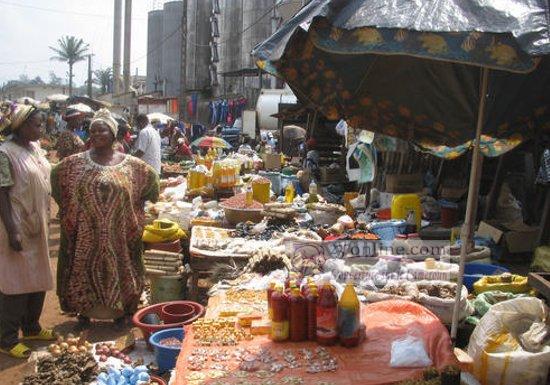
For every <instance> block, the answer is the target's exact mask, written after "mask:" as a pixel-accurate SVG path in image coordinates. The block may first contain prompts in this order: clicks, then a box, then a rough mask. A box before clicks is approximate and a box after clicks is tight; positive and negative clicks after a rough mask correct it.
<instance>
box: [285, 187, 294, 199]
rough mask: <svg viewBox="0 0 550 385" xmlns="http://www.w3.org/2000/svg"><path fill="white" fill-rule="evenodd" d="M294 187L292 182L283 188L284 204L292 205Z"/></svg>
mask: <svg viewBox="0 0 550 385" xmlns="http://www.w3.org/2000/svg"><path fill="white" fill-rule="evenodd" d="M294 193H295V191H294V185H293V184H292V182H290V183H289V184H287V185H286V188H285V202H286V203H292V202H293V201H294Z"/></svg>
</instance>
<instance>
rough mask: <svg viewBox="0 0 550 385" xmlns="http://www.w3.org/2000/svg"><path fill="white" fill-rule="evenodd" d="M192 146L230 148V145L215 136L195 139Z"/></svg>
mask: <svg viewBox="0 0 550 385" xmlns="http://www.w3.org/2000/svg"><path fill="white" fill-rule="evenodd" d="M191 145H192V146H195V147H201V148H231V147H232V146H231V145H230V144H229V143H228V142H227V141H226V140H225V139H222V138H218V137H217V136H203V137H202V138H198V139H196V140H195V141H194V142H193V143H191Z"/></svg>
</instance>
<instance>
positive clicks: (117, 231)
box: [51, 151, 159, 314]
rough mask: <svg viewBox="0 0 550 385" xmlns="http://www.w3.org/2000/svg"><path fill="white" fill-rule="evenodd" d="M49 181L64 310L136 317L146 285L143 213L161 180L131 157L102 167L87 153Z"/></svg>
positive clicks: (66, 161) (68, 162)
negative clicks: (57, 214)
mask: <svg viewBox="0 0 550 385" xmlns="http://www.w3.org/2000/svg"><path fill="white" fill-rule="evenodd" d="M51 180H52V192H53V196H54V198H55V200H56V201H57V203H58V204H59V208H60V219H61V246H60V251H59V260H58V268H57V295H58V296H59V300H60V304H61V308H62V309H63V310H64V311H67V312H77V313H81V314H82V313H86V312H88V311H90V310H92V309H94V308H95V307H103V308H104V307H107V308H109V309H113V310H115V311H124V312H131V311H134V310H135V307H136V305H137V303H138V301H139V297H140V295H141V292H142V290H143V280H144V278H143V273H144V269H143V262H142V251H143V248H142V242H141V236H142V233H143V227H144V221H145V214H144V211H143V207H144V202H145V201H146V200H150V201H156V200H157V198H158V195H159V181H158V176H157V174H156V173H155V171H154V170H153V169H152V168H151V167H150V166H149V165H147V164H146V163H145V162H143V161H141V160H140V159H138V158H135V157H133V156H130V155H126V156H125V157H124V160H123V161H122V162H121V163H119V164H117V165H114V166H102V165H99V164H97V163H95V162H94V161H93V160H92V159H91V158H90V154H89V151H86V152H84V153H81V154H76V155H73V156H70V157H68V158H66V159H64V160H63V161H62V162H61V163H59V165H57V167H55V168H54V170H53V171H52V178H51Z"/></svg>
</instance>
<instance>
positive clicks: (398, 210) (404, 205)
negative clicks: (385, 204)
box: [391, 194, 422, 230]
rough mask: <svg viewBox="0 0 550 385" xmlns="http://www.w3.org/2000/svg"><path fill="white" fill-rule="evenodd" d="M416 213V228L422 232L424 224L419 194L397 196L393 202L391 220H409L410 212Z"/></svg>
mask: <svg viewBox="0 0 550 385" xmlns="http://www.w3.org/2000/svg"><path fill="white" fill-rule="evenodd" d="M410 211H412V212H414V217H415V219H416V228H417V229H418V230H420V227H421V223H422V205H421V203H420V197H419V196H418V195H417V194H396V195H394V196H393V198H392V202H391V218H392V219H407V215H408V214H409V212H410Z"/></svg>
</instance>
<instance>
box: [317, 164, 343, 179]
mask: <svg viewBox="0 0 550 385" xmlns="http://www.w3.org/2000/svg"><path fill="white" fill-rule="evenodd" d="M319 170H320V171H321V183H346V182H347V181H348V176H347V173H346V170H344V169H343V168H329V167H320V168H319Z"/></svg>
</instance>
